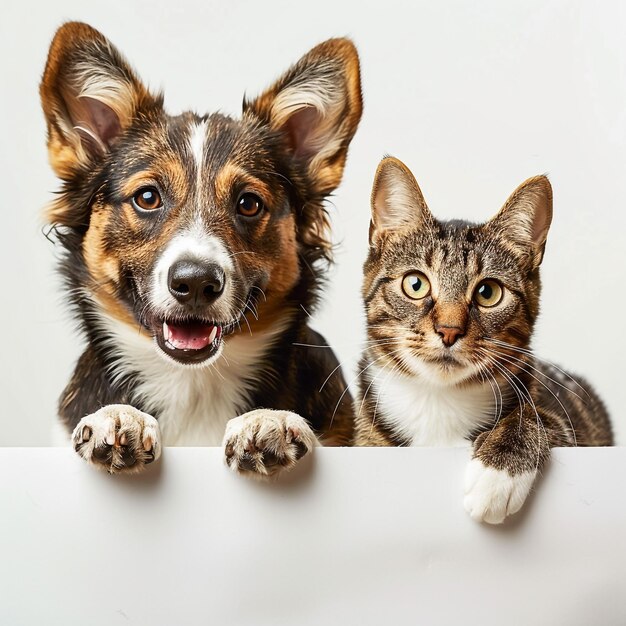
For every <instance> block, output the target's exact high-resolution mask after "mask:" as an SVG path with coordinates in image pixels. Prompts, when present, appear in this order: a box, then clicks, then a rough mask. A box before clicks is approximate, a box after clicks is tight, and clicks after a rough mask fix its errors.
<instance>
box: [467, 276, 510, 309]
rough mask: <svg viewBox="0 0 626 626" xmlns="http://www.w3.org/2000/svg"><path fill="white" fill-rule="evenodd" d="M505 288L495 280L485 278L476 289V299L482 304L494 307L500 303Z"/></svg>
mask: <svg viewBox="0 0 626 626" xmlns="http://www.w3.org/2000/svg"><path fill="white" fill-rule="evenodd" d="M503 295H504V290H503V289H502V287H500V285H499V284H498V283H497V282H496V281H495V280H483V281H481V282H480V283H478V287H476V289H474V300H475V301H476V303H477V304H478V305H480V306H484V307H492V306H496V304H500V301H501V300H502V296H503Z"/></svg>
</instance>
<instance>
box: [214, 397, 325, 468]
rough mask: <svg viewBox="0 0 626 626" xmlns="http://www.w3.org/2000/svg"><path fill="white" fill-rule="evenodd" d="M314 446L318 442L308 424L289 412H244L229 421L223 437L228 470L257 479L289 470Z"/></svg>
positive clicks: (266, 410)
mask: <svg viewBox="0 0 626 626" xmlns="http://www.w3.org/2000/svg"><path fill="white" fill-rule="evenodd" d="M316 445H318V440H317V438H316V436H315V433H314V432H313V430H312V429H311V427H310V426H309V424H308V422H307V421H306V420H305V419H304V418H303V417H300V416H299V415H298V414H296V413H292V412H291V411H275V410H271V409H256V410H255V411H250V412H249V413H244V414H243V415H240V416H239V417H235V418H234V419H232V420H230V422H228V424H227V426H226V433H225V435H224V452H225V455H226V464H227V465H228V467H230V468H231V469H232V470H233V471H235V472H237V473H239V474H245V475H248V476H252V477H258V478H269V477H272V476H275V475H277V474H278V473H279V472H281V471H284V470H288V469H291V468H292V467H294V465H295V464H296V463H297V462H298V461H299V460H300V459H301V458H302V457H304V456H305V455H307V454H309V453H310V452H311V451H312V450H313V448H314V447H315V446H316Z"/></svg>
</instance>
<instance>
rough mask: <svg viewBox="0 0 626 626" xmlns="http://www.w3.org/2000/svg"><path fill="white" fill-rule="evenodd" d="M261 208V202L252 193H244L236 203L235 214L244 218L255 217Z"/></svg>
mask: <svg viewBox="0 0 626 626" xmlns="http://www.w3.org/2000/svg"><path fill="white" fill-rule="evenodd" d="M263 208H264V204H263V200H261V198H259V196H257V195H256V194H254V193H244V194H242V195H241V197H240V198H239V200H238V201H237V213H239V215H243V216H244V217H256V216H257V215H258V214H259V213H260V212H261V211H262V210H263Z"/></svg>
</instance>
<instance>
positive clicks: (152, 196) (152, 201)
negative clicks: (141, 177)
mask: <svg viewBox="0 0 626 626" xmlns="http://www.w3.org/2000/svg"><path fill="white" fill-rule="evenodd" d="M133 205H134V207H135V208H136V209H140V210H142V211H155V210H156V209H160V208H161V207H162V206H163V200H161V195H160V194H159V192H158V191H157V190H156V189H155V188H154V187H142V188H141V189H140V190H139V191H137V192H136V193H135V195H134V196H133Z"/></svg>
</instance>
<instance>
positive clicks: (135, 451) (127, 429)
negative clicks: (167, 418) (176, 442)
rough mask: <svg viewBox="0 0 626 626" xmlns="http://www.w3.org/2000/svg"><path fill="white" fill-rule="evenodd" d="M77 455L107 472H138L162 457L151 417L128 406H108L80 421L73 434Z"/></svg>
mask: <svg viewBox="0 0 626 626" xmlns="http://www.w3.org/2000/svg"><path fill="white" fill-rule="evenodd" d="M72 444H73V446H74V450H76V452H78V454H79V455H80V456H81V457H82V458H83V459H85V460H86V461H88V462H89V463H91V464H93V465H95V466H96V467H99V468H102V469H105V470H107V471H108V472H110V473H111V474H115V473H119V472H137V471H140V470H142V469H143V468H144V467H145V466H146V465H148V463H152V461H155V460H156V459H158V458H159V456H161V431H160V429H159V424H158V422H157V421H156V419H155V418H154V417H152V416H151V415H148V414H147V413H143V412H142V411H139V410H138V409H136V408H134V407H132V406H130V405H128V404H109V405H107V406H104V407H102V408H101V409H100V410H98V411H96V412H95V413H92V414H91V415H87V416H85V417H83V418H82V419H81V420H80V422H79V423H78V425H77V426H76V428H75V429H74V432H73V433H72Z"/></svg>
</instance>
